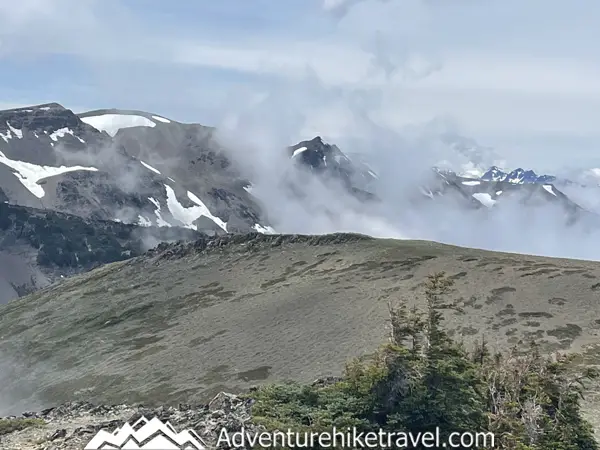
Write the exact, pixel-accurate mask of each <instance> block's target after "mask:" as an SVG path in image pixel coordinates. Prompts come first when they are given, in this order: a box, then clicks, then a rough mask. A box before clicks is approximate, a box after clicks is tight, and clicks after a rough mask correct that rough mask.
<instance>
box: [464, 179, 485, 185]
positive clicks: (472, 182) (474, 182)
mask: <svg viewBox="0 0 600 450" xmlns="http://www.w3.org/2000/svg"><path fill="white" fill-rule="evenodd" d="M462 184H464V185H465V186H477V185H480V184H481V181H477V180H472V181H463V182H462Z"/></svg>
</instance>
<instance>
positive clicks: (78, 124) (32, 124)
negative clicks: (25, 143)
mask: <svg viewBox="0 0 600 450" xmlns="http://www.w3.org/2000/svg"><path fill="white" fill-rule="evenodd" d="M0 132H3V133H5V134H6V133H7V132H8V133H10V135H11V137H12V138H19V137H20V136H21V137H23V135H24V134H27V132H30V133H31V134H35V135H36V136H35V137H38V136H37V135H40V134H47V135H53V133H54V135H53V136H54V137H63V136H65V135H66V134H70V135H74V134H77V133H80V134H86V135H87V134H90V133H92V134H93V133H97V131H96V130H95V129H94V128H92V127H90V126H88V125H86V124H85V123H83V122H82V121H81V120H79V118H78V117H77V115H76V114H75V113H74V112H73V111H71V110H70V109H66V108H65V107H63V106H62V105H60V104H58V103H46V104H42V105H36V106H30V107H26V108H16V109H7V110H3V111H0Z"/></svg>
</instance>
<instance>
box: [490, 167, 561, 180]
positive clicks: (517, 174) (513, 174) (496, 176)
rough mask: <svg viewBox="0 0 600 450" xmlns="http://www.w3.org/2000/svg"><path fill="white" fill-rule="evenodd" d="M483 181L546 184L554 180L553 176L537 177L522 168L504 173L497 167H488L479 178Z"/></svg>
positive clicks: (532, 172)
mask: <svg viewBox="0 0 600 450" xmlns="http://www.w3.org/2000/svg"><path fill="white" fill-rule="evenodd" d="M480 179H481V180H484V181H503V182H506V183H512V184H527V183H539V184H547V183H552V182H553V181H555V180H556V177H554V176H553V175H538V174H536V173H535V172H534V171H533V170H524V169H522V168H520V167H519V168H518V169H515V170H513V171H510V172H506V171H504V170H502V169H500V168H499V167H497V166H492V167H490V168H489V169H488V170H487V171H486V172H485V173H484V174H483V175H482V176H481V177H480Z"/></svg>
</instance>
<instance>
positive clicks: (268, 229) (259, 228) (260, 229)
mask: <svg viewBox="0 0 600 450" xmlns="http://www.w3.org/2000/svg"><path fill="white" fill-rule="evenodd" d="M252 229H253V230H255V231H257V232H259V233H262V234H277V232H276V231H275V230H274V229H273V228H271V227H270V226H268V225H267V226H266V227H263V226H262V225H261V224H259V223H257V224H255V225H254V226H253V227H252Z"/></svg>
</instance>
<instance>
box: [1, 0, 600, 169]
mask: <svg viewBox="0 0 600 450" xmlns="http://www.w3.org/2000/svg"><path fill="white" fill-rule="evenodd" d="M598 23H600V2H598V1H597V0H573V1H570V2H566V1H564V0H560V1H559V0H544V1H541V0H527V1H525V2H524V1H520V0H519V1H517V0H486V1H482V0H477V1H476V0H452V1H445V0H345V1H344V0H285V1H281V0H218V1H214V2H208V1H183V0H179V1H171V2H165V1H164V0H77V1H75V0H20V1H18V2H17V1H16V0H0V67H1V68H2V69H1V70H0V107H2V108H9V107H14V106H22V105H31V104H39V103H44V102H50V101H55V102H59V103H61V104H63V105H64V106H66V107H68V108H70V109H73V110H75V111H76V112H79V111H84V110H89V109H97V108H106V107H117V108H127V109H141V110H147V111H151V112H156V113H159V114H161V115H164V116H167V117H170V118H172V119H175V120H180V121H187V122H200V123H203V124H206V125H215V126H219V125H221V124H223V123H226V122H227V120H229V119H231V117H232V116H235V115H236V114H239V111H242V110H245V109H247V108H252V107H253V106H252V105H254V104H255V103H256V102H264V99H265V98H269V102H270V103H269V104H271V105H277V108H278V109H277V113H276V114H268V113H267V115H266V116H265V120H266V121H270V123H269V125H270V126H271V127H272V128H280V127H282V124H281V123H280V116H281V115H282V114H283V115H285V117H286V118H287V119H286V120H287V122H286V124H285V127H284V128H286V127H287V128H286V129H289V132H290V134H291V136H294V138H295V137H298V138H310V137H312V136H310V134H311V133H314V134H320V135H322V136H325V137H329V138H330V139H337V138H339V137H340V136H346V137H347V136H349V135H353V134H356V135H357V136H359V137H362V138H367V139H368V137H369V134H370V133H373V132H374V131H373V130H374V128H373V127H372V124H373V123H374V124H376V125H377V127H378V129H381V128H384V129H386V130H393V131H394V132H398V131H399V130H404V129H405V128H406V127H415V126H416V127H419V126H425V125H427V124H430V123H444V124H445V125H444V126H447V127H451V128H453V129H455V130H457V131H459V132H460V133H461V134H462V135H464V136H467V137H470V138H474V139H476V140H477V142H479V143H481V144H482V145H486V146H492V147H494V148H495V149H496V150H497V151H498V152H499V153H500V154H502V156H503V157H505V158H506V160H508V161H509V162H511V163H512V164H513V165H523V166H528V167H532V168H534V169H538V170H550V171H552V170H554V171H555V170H558V169H559V168H561V167H564V166H565V165H584V166H585V165H591V166H594V165H595V164H600V152H598V143H599V142H600V130H599V127H598V125H597V118H598V115H599V112H600V27H598V26H597V24H598ZM292 116H293V117H292ZM367 116H368V117H369V119H370V121H371V122H372V123H371V124H370V125H369V126H364V123H363V122H364V120H363V119H364V117H367ZM290 138H292V137H290ZM415 151H418V150H415Z"/></svg>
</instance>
